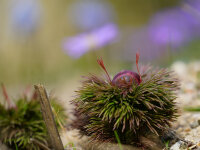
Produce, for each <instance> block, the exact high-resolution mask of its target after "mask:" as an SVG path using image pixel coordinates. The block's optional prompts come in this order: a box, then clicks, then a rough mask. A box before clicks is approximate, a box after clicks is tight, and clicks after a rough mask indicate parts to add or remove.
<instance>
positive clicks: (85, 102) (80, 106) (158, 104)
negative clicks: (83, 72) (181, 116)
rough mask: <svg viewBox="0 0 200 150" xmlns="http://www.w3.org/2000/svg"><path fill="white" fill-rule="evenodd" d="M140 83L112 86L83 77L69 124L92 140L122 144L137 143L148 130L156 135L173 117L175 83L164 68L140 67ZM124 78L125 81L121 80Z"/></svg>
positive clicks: (96, 79)
mask: <svg viewBox="0 0 200 150" xmlns="http://www.w3.org/2000/svg"><path fill="white" fill-rule="evenodd" d="M144 68H146V69H143V70H142V73H141V79H142V81H141V83H139V84H134V82H133V84H132V85H131V86H129V87H128V88H124V87H120V86H115V85H113V84H112V83H110V82H109V81H110V80H105V79H103V78H101V77H98V76H95V75H89V76H87V77H84V80H83V82H82V86H81V87H80V88H79V89H78V90H77V91H76V93H77V95H76V98H75V99H74V100H72V103H74V104H75V116H76V117H77V119H76V120H75V121H74V123H73V126H74V127H75V128H78V129H80V131H81V132H82V134H85V135H88V136H91V138H92V139H93V140H98V141H103V142H116V143H117V140H116V138H115V132H116V133H117V134H118V135H119V140H120V141H121V143H122V144H132V145H134V144H136V143H140V137H141V136H143V135H145V134H146V133H148V132H151V133H153V134H157V135H159V134H160V133H161V132H162V131H163V130H165V129H167V128H168V127H169V126H170V123H171V122H173V121H174V120H175V119H176V117H177V108H176V104H175V101H174V100H175V99H176V90H177V89H178V88H179V82H178V80H177V79H176V77H175V76H174V74H173V72H170V71H168V70H167V69H155V68H149V67H148V69H147V67H144ZM124 81H125V80H124Z"/></svg>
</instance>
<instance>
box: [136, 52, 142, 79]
mask: <svg viewBox="0 0 200 150" xmlns="http://www.w3.org/2000/svg"><path fill="white" fill-rule="evenodd" d="M139 59H140V54H139V53H136V66H137V71H138V74H139V76H140V81H141V82H142V77H141V74H140V70H139V67H138V61H139Z"/></svg>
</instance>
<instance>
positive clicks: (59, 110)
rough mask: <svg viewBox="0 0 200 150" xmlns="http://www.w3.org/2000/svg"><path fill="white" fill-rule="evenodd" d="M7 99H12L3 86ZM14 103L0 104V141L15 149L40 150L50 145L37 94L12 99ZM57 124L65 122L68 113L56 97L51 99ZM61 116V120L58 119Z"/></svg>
mask: <svg viewBox="0 0 200 150" xmlns="http://www.w3.org/2000/svg"><path fill="white" fill-rule="evenodd" d="M3 91H4V97H5V99H6V101H7V102H8V101H10V102H11V100H9V97H8V95H7V93H6V91H5V88H4V87H3ZM12 102H13V104H12V105H10V104H9V103H8V106H9V107H6V106H7V105H6V103H5V104H0V141H2V142H3V143H4V144H6V145H7V146H9V147H10V148H13V149H20V150H40V149H48V147H49V146H50V144H49V141H48V135H47V130H46V126H45V124H44V121H43V118H42V114H41V111H40V103H39V101H38V97H37V95H36V94H35V93H34V94H33V96H32V97H30V98H28V96H26V95H25V96H22V97H20V98H18V99H17V100H15V102H16V103H14V101H12ZM50 102H51V105H52V108H53V110H54V112H55V113H56V114H55V115H56V116H55V120H56V123H57V125H58V124H59V122H62V123H64V122H65V119H66V117H67V116H66V115H65V113H64V108H63V106H62V105H61V104H59V103H58V100H57V99H56V98H51V99H50ZM58 117H59V120H58Z"/></svg>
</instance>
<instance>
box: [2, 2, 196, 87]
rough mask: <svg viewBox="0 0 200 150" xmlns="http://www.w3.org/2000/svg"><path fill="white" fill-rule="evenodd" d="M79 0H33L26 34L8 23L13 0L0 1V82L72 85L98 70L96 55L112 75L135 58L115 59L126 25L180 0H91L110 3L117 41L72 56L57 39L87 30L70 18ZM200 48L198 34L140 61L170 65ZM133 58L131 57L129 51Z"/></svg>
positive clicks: (189, 57)
mask: <svg viewBox="0 0 200 150" xmlns="http://www.w3.org/2000/svg"><path fill="white" fill-rule="evenodd" d="M27 1H28V0H27ZM80 1H81V2H84V0H79V1H78V0H57V1H55V0H48V1H46V0H38V1H37V2H39V5H40V9H39V10H37V9H36V10H37V11H40V14H39V15H40V17H39V18H40V19H39V21H38V22H39V23H38V24H37V28H36V29H34V32H32V31H31V33H28V35H21V33H19V32H20V31H19V32H18V31H17V32H16V31H14V30H16V29H13V25H12V23H10V22H11V21H12V20H11V19H12V18H11V17H10V13H11V10H12V9H13V7H14V4H16V3H18V1H17V0H16V1H14V0H1V1H0V81H1V82H3V83H4V84H5V85H7V86H9V87H19V86H26V85H33V84H35V83H43V84H45V85H51V86H54V85H59V86H60V87H62V86H68V87H71V86H72V84H78V81H79V80H80V77H81V76H82V75H87V74H88V73H95V74H102V73H103V72H102V70H101V69H100V67H99V66H98V65H97V63H96V59H97V58H98V57H102V58H103V59H104V63H105V64H106V67H107V69H108V70H109V73H110V74H112V75H114V74H116V73H117V72H119V71H121V70H122V69H132V67H133V66H134V61H130V60H126V59H124V58H123V59H120V52H119V51H120V48H121V47H122V48H123V46H122V45H126V41H127V40H128V38H129V36H128V34H126V33H127V32H128V33H129V29H132V28H136V29H137V28H140V27H143V26H146V25H147V24H148V22H149V21H150V19H151V17H152V16H154V14H155V13H157V12H160V11H163V10H166V9H169V8H175V7H177V6H179V5H181V3H182V1H180V0H173V1H169V0H162V1H161V0H123V1H122V0H121V1H119V0H118V1H114V0H108V1H106V0H105V1H103V0H101V1H100V0H93V1H97V2H99V3H101V2H104V3H106V4H109V7H110V8H112V13H113V14H112V15H113V19H112V22H114V23H115V24H116V25H117V27H118V30H119V34H118V35H119V36H120V38H119V40H118V41H117V42H114V43H112V44H108V45H105V46H102V47H100V48H98V51H97V50H96V51H89V52H87V53H86V54H84V55H83V56H81V57H80V58H78V59H74V58H72V57H70V56H68V55H67V54H66V53H64V52H63V50H62V41H63V39H64V38H65V37H71V36H75V35H78V34H79V33H82V32H88V31H90V29H82V28H79V27H77V26H75V25H74V24H73V22H72V21H73V16H72V17H71V18H70V17H69V16H70V14H69V10H70V9H71V6H72V5H74V3H76V2H80ZM87 2H88V1H87ZM89 2H91V1H89ZM94 9H95V8H94ZM72 15H73V14H72ZM80 15H81V12H80ZM88 17H89V16H88ZM74 19H76V18H74ZM82 19H84V18H82ZM94 21H95V20H94ZM91 30H93V28H92V29H91ZM120 34H121V35H120ZM144 42H145V41H144ZM199 48H200V44H199V40H198V39H194V40H192V41H190V42H189V43H187V44H185V45H184V46H182V47H181V48H179V49H181V50H178V51H177V52H175V53H171V52H170V51H169V53H168V52H167V53H165V55H161V56H160V57H157V58H155V59H151V60H147V61H145V63H146V62H148V61H149V63H152V64H154V65H157V66H169V65H170V64H171V63H173V62H174V61H177V60H183V61H193V60H195V59H199V56H200V55H199V54H200V51H199ZM115 50H116V51H115ZM122 50H123V49H122ZM124 53H126V51H124ZM116 55H119V56H118V57H117V56H116ZM142 57H143V56H142V55H141V58H142ZM133 60H135V58H134V55H133ZM73 81H74V82H73ZM69 89H70V88H69Z"/></svg>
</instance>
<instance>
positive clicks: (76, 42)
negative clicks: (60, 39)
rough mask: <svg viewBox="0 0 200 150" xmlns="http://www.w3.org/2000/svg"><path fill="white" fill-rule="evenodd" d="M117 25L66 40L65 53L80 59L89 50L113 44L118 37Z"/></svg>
mask: <svg viewBox="0 0 200 150" xmlns="http://www.w3.org/2000/svg"><path fill="white" fill-rule="evenodd" d="M117 34H118V29H117V26H116V25H115V24H111V23H110V24H106V25H104V26H103V27H101V28H98V29H96V30H94V31H92V32H90V33H82V34H79V35H77V36H75V37H70V38H66V39H65V40H64V43H63V49H64V51H65V52H66V53H67V54H68V55H69V56H71V57H73V58H79V57H81V56H82V55H83V54H85V53H86V52H88V51H89V50H97V49H98V48H101V47H103V46H105V45H107V44H109V43H111V42H112V41H113V40H114V39H115V38H116V36H117Z"/></svg>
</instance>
